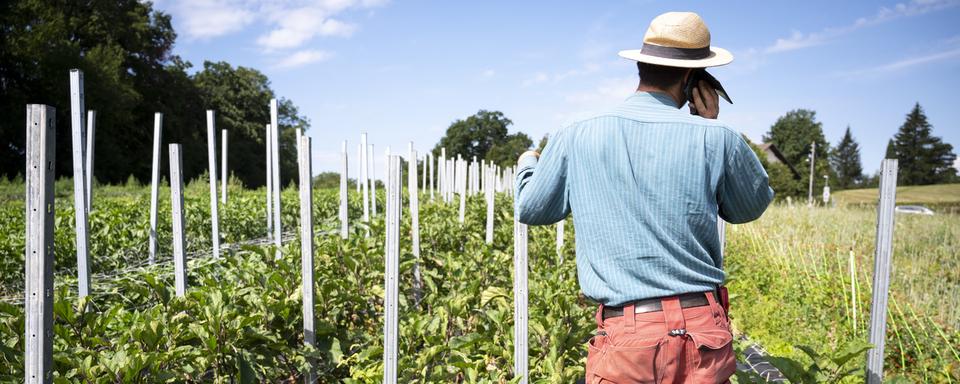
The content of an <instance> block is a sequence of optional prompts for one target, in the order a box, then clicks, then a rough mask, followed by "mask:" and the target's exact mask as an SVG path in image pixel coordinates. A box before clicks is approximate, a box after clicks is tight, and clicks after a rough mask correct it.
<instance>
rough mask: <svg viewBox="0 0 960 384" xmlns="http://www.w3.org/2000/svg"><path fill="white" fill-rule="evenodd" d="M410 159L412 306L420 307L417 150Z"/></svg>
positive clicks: (411, 152)
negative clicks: (411, 160)
mask: <svg viewBox="0 0 960 384" xmlns="http://www.w3.org/2000/svg"><path fill="white" fill-rule="evenodd" d="M410 158H411V159H413V162H412V163H411V164H410V172H409V175H408V177H409V180H407V181H408V183H407V192H408V193H409V195H410V198H409V199H410V202H409V204H410V240H411V247H412V248H413V302H414V306H415V307H416V306H419V305H420V298H421V297H422V295H421V292H420V287H422V283H421V281H420V191H419V190H417V150H415V149H411V150H410Z"/></svg>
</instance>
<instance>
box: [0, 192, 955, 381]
mask: <svg viewBox="0 0 960 384" xmlns="http://www.w3.org/2000/svg"><path fill="white" fill-rule="evenodd" d="M70 186H71V184H70V182H69V181H61V182H58V183H57V187H56V191H57V193H56V194H57V201H56V223H55V227H56V236H55V260H56V266H55V269H56V273H57V275H56V290H55V299H56V302H55V304H54V313H55V324H54V371H55V376H56V380H57V381H58V382H110V383H112V382H294V381H302V380H303V379H302V376H301V373H302V372H304V371H306V370H307V369H308V367H309V364H310V363H309V361H311V360H314V361H315V362H316V365H315V366H314V369H315V370H316V371H317V373H318V375H319V380H320V382H346V383H369V382H380V381H381V380H382V377H383V362H382V353H383V337H382V335H383V325H384V320H383V296H384V286H383V285H384V237H383V233H384V227H383V215H382V214H381V215H379V216H374V218H373V219H372V220H371V223H370V224H369V226H367V225H364V224H363V223H362V222H361V220H360V216H361V212H362V209H361V201H360V198H359V194H355V193H354V192H353V191H352V190H351V192H350V202H349V206H350V211H349V212H350V222H351V234H350V237H349V238H348V239H341V238H340V236H339V235H338V234H337V232H336V231H337V230H338V229H339V223H338V221H337V220H336V217H337V207H338V204H339V201H338V196H337V191H335V190H316V191H314V196H313V203H314V210H313V217H314V220H315V221H314V224H315V227H316V228H315V231H316V232H315V233H316V239H315V244H316V246H315V250H314V255H313V257H314V266H315V268H314V269H315V289H316V299H315V313H316V318H317V320H316V337H317V348H316V349H313V348H310V347H306V346H304V345H303V336H302V329H303V318H302V312H301V305H302V304H301V303H302V300H301V293H300V292H301V291H300V279H301V278H300V242H299V241H296V240H297V238H296V236H297V235H296V234H295V233H296V229H297V225H298V209H299V207H298V203H297V201H298V199H297V191H296V190H295V189H294V188H288V189H286V190H284V191H283V195H282V196H283V202H284V203H283V209H282V215H281V219H282V222H283V228H284V230H285V233H286V234H287V235H286V236H285V240H284V245H283V247H282V248H281V249H280V251H281V254H282V256H281V258H279V259H275V258H274V252H275V250H276V249H275V248H274V246H273V245H270V244H265V243H264V242H262V241H258V240H259V239H262V238H263V237H264V236H265V234H266V231H267V227H266V218H265V217H266V216H265V215H266V212H265V205H266V200H265V192H264V190H262V189H261V190H246V189H243V188H242V187H240V186H238V185H231V186H230V187H229V192H230V199H229V201H228V202H227V203H226V204H222V205H221V207H220V231H221V236H222V237H223V239H224V240H223V242H224V244H227V245H226V246H225V247H224V249H225V251H224V255H223V256H222V257H221V258H219V259H217V258H213V257H212V256H211V255H210V254H209V250H208V249H209V247H210V232H209V228H210V217H209V209H210V201H209V194H208V190H207V188H208V184H207V183H206V181H205V180H195V181H194V182H192V183H190V184H189V185H188V187H187V188H186V190H185V212H186V217H185V222H186V239H187V251H188V252H189V254H188V258H189V284H188V291H187V295H186V297H184V298H177V297H175V295H174V293H173V290H174V288H173V274H172V269H173V267H172V262H171V260H170V259H171V256H170V254H171V250H170V242H171V240H170V239H171V235H170V226H171V224H170V211H169V210H170V201H169V191H168V189H167V188H166V187H163V188H161V193H160V196H161V198H160V205H159V207H160V214H159V217H160V224H159V229H160V232H159V239H160V251H159V255H160V257H159V259H158V261H159V262H158V263H157V264H155V265H152V266H151V265H148V264H147V263H146V260H147V256H146V255H147V234H148V231H149V230H148V228H149V224H148V221H149V217H148V216H149V210H148V207H149V200H150V192H149V189H148V188H143V187H139V186H135V185H130V186H126V187H121V186H116V187H103V188H98V189H96V192H95V195H94V196H95V197H94V203H93V208H92V210H91V213H90V228H91V235H90V260H91V263H92V273H93V275H92V276H91V281H92V284H91V296H89V297H88V298H86V299H82V300H81V299H77V297H76V279H75V277H74V271H75V264H76V260H75V255H74V245H73V244H74V237H73V211H72V207H71V201H72V199H71V198H70V197H71V191H72V189H71V187H70ZM23 188H24V187H23V184H22V183H16V182H14V183H7V184H3V185H0V202H2V205H0V233H4V234H6V236H4V237H3V238H2V239H0V278H2V284H0V288H2V291H0V296H2V297H3V299H4V300H3V303H0V381H2V382H8V381H19V380H21V378H22V377H23V371H22V369H23V364H24V362H23V349H24V337H25V334H24V333H25V332H24V320H23V306H22V301H23V297H22V289H23V274H24V264H23V256H24V225H25V224H24V213H25V212H24V211H25V207H24V202H23ZM380 193H381V194H380V202H378V206H382V202H383V200H384V195H383V193H382V190H380ZM420 201H421V206H420V236H421V247H422V251H421V256H420V259H419V261H418V263H419V269H420V273H421V274H422V277H423V299H422V300H421V301H420V302H419V303H415V301H414V299H413V297H414V292H413V281H412V274H413V272H412V271H413V265H414V263H415V261H417V260H416V259H415V258H414V256H413V254H412V252H411V249H410V242H409V240H408V239H409V232H410V217H409V215H407V213H406V205H404V214H403V215H404V216H403V220H402V221H401V223H402V227H401V232H400V233H401V241H400V247H401V259H400V282H399V287H400V295H399V297H400V305H399V319H400V320H399V343H398V345H399V351H398V352H399V353H398V355H399V362H398V367H399V369H398V378H399V382H404V383H406V382H410V383H426V382H443V383H450V382H479V383H505V382H510V381H511V380H512V377H513V374H512V364H513V363H512V359H513V340H512V339H513V333H512V327H513V303H512V300H513V295H512V291H511V290H512V278H513V271H512V258H513V212H512V199H511V198H510V196H509V195H506V194H498V195H497V197H496V211H495V223H496V225H495V227H494V228H495V233H494V241H493V243H492V244H486V243H485V242H484V223H485V214H486V206H485V202H484V201H483V197H482V196H479V195H475V196H471V197H470V198H469V199H468V201H467V206H466V217H465V222H464V223H463V224H461V223H459V222H458V220H457V216H458V213H457V211H458V207H457V204H448V203H443V202H441V201H440V200H431V199H430V198H429V194H424V193H421V194H420ZM568 220H569V221H570V222H568V225H567V226H566V228H567V232H566V239H567V240H566V245H565V246H564V248H563V250H562V256H563V257H562V258H561V257H560V256H558V254H557V250H556V243H555V236H556V232H555V227H553V226H548V227H530V242H529V258H530V261H529V262H530V268H529V278H530V281H529V292H530V294H529V321H530V323H529V334H530V338H529V345H530V351H529V354H530V379H531V382H548V383H571V382H574V381H576V380H578V379H580V378H582V377H583V373H584V372H583V369H584V366H583V364H584V359H585V357H586V347H585V345H584V343H585V341H586V340H587V339H588V338H589V337H590V336H591V335H592V333H593V330H594V324H593V316H592V313H593V311H594V308H595V307H594V306H593V304H591V303H590V302H589V301H588V300H586V299H585V298H584V297H583V296H581V295H580V294H579V288H578V286H577V280H576V276H577V270H576V259H575V253H574V249H573V247H574V236H575V235H574V233H573V230H572V229H573V225H571V224H572V222H573V221H574V220H575V218H572V219H568ZM875 225H876V211H875V210H872V209H863V208H830V209H828V208H814V209H809V208H806V207H791V206H772V207H771V208H770V209H769V210H768V211H767V213H766V214H765V215H764V217H763V218H762V219H760V220H758V221H756V222H754V223H750V224H746V225H740V226H729V227H728V230H727V247H726V268H727V270H728V272H729V273H730V278H731V281H730V283H729V286H730V289H731V293H732V294H733V307H732V314H731V317H732V318H733V322H734V326H735V328H736V331H737V332H738V333H740V334H741V335H743V336H744V337H746V338H749V342H758V343H760V344H762V345H763V346H765V347H766V349H767V350H768V351H769V352H770V353H771V354H772V355H773V357H772V358H771V359H772V360H773V361H774V362H775V363H776V364H777V365H778V366H781V369H782V370H784V369H789V368H791V367H794V368H796V370H798V371H800V370H804V369H807V368H808V365H809V364H811V363H816V361H814V360H811V359H810V358H809V357H808V356H807V354H805V353H803V352H802V351H801V349H800V348H798V347H797V346H798V345H806V346H810V348H811V349H812V350H814V351H819V352H821V353H824V354H825V355H826V354H831V353H834V352H835V351H837V350H841V352H842V349H843V348H845V347H846V346H847V345H850V343H851V342H856V341H863V340H865V339H866V333H867V322H868V320H869V306H870V294H871V291H870V285H871V281H872V279H871V276H872V270H873V236H874V231H875ZM368 230H369V232H370V234H371V236H370V237H366V236H365V233H366V232H367V231H368ZM405 234H406V235H405ZM958 239H960V216H956V215H939V216H934V217H925V216H924V217H921V216H905V215H898V216H897V217H896V230H895V238H894V252H895V256H894V262H893V265H894V267H893V273H892V283H891V307H890V308H891V309H890V311H889V316H888V333H887V347H886V366H887V375H888V376H900V377H901V378H902V379H905V380H906V381H908V382H956V381H958V380H960V356H958V352H957V346H958V345H960V256H958V255H960V240H958ZM746 342H747V341H741V342H739V344H738V346H737V347H738V349H739V348H740V347H742V346H743V345H745V343H746ZM791 364H799V365H802V367H801V366H796V367H795V366H794V365H791ZM862 365H863V363H862V356H860V357H858V358H856V359H854V360H852V361H850V362H849V363H847V364H846V365H845V369H855V368H859V367H861V366H862ZM785 373H788V372H785ZM744 380H745V378H744V377H741V382H743V381H744ZM860 380H861V379H860V378H852V377H848V378H847V379H846V381H845V382H858V381H860Z"/></svg>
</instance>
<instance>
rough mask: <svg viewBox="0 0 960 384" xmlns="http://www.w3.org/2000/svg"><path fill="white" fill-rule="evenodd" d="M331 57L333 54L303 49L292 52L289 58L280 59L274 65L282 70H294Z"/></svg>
mask: <svg viewBox="0 0 960 384" xmlns="http://www.w3.org/2000/svg"><path fill="white" fill-rule="evenodd" d="M331 57H333V53H331V52H327V51H322V50H316V49H305V50H302V51H297V52H294V53H293V54H291V55H290V56H287V57H286V58H283V59H281V60H280V61H278V62H277V63H276V65H275V67H277V68H284V69H287V68H296V67H301V66H304V65H307V64H312V63H317V62H321V61H326V60H328V59H330V58H331Z"/></svg>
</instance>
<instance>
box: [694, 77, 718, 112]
mask: <svg viewBox="0 0 960 384" xmlns="http://www.w3.org/2000/svg"><path fill="white" fill-rule="evenodd" d="M690 109H691V113H693V110H696V114H697V115H700V117H702V118H704V119H716V118H717V115H719V114H720V96H719V95H718V94H717V90H716V89H713V87H711V86H710V84H707V82H706V81H703V80H700V84H698V85H697V86H696V87H695V88H693V105H691V106H690Z"/></svg>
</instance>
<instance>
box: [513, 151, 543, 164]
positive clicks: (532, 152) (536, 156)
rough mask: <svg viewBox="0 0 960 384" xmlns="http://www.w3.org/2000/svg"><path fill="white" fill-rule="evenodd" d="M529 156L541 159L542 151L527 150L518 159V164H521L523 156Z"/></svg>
mask: <svg viewBox="0 0 960 384" xmlns="http://www.w3.org/2000/svg"><path fill="white" fill-rule="evenodd" d="M527 156H533V157H535V158H537V159H538V160H539V159H540V152H537V151H526V152H524V153H523V154H522V155H520V158H518V159H517V164H520V161H522V160H523V158H524V157H527Z"/></svg>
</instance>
